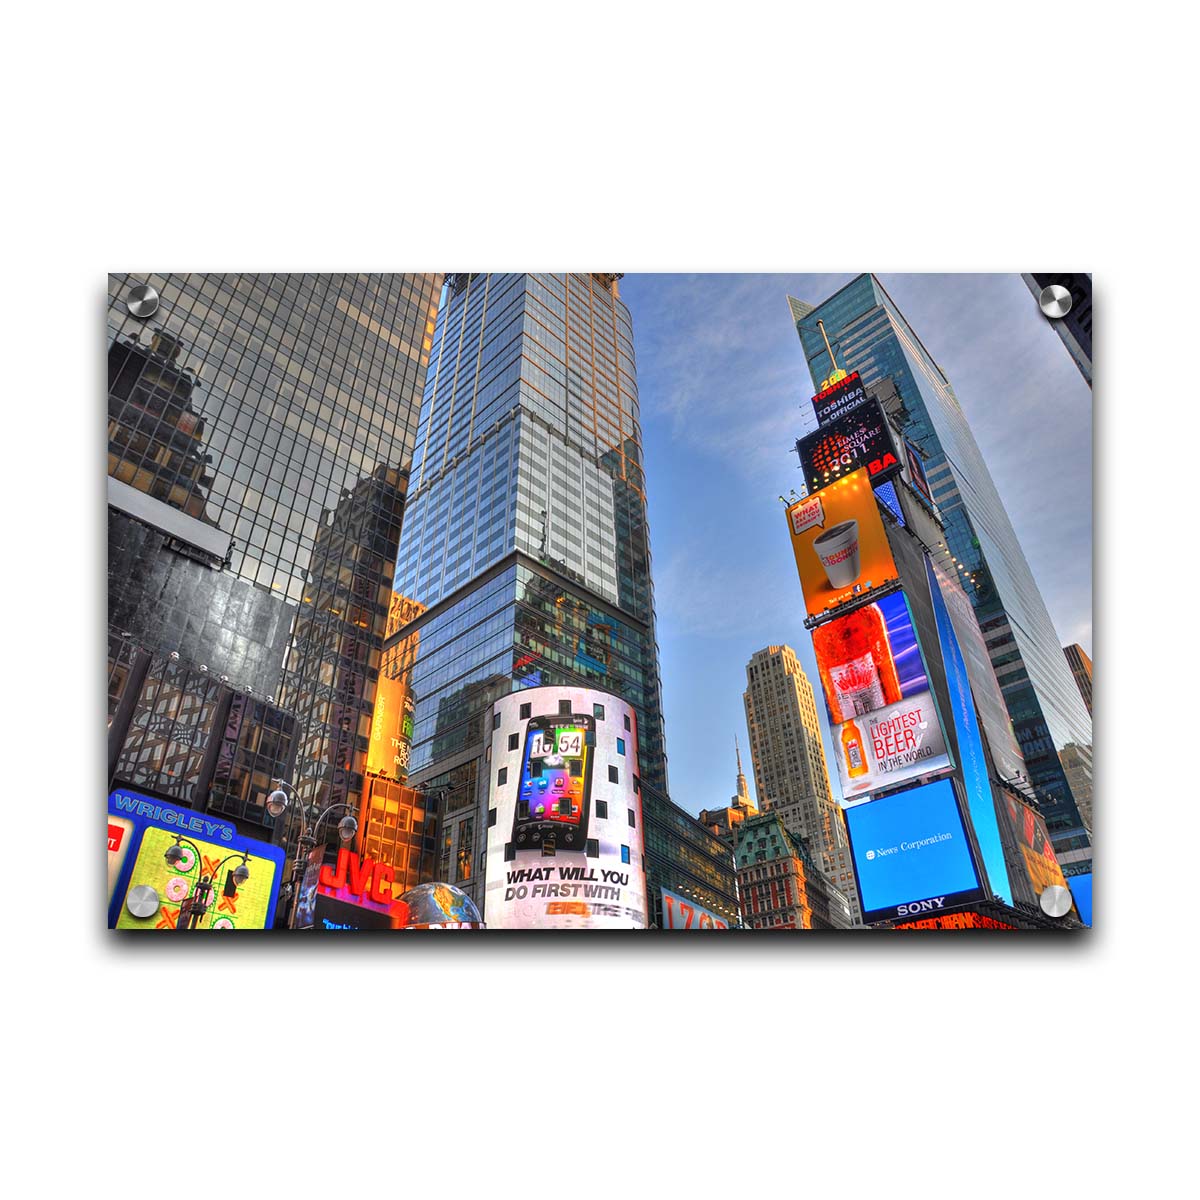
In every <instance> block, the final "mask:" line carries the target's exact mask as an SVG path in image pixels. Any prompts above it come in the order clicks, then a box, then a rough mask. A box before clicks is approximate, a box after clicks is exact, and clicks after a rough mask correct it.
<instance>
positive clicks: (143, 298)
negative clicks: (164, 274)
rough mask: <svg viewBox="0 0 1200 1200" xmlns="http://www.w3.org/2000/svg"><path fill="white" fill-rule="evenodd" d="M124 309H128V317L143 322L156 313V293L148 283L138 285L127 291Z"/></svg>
mask: <svg viewBox="0 0 1200 1200" xmlns="http://www.w3.org/2000/svg"><path fill="white" fill-rule="evenodd" d="M125 307H126V308H127V309H129V315H130V316H133V317H139V318H141V320H143V321H144V320H145V319H146V318H147V317H152V316H154V314H155V313H156V312H158V293H157V292H156V291H155V290H154V289H153V288H152V287H151V286H150V285H149V284H148V283H139V284H138V286H137V287H135V288H130V289H129V295H128V296H126V297H125Z"/></svg>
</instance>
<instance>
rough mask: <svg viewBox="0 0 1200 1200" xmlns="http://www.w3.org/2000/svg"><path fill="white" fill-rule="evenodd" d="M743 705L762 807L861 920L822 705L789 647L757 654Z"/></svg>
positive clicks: (748, 672) (751, 664)
mask: <svg viewBox="0 0 1200 1200" xmlns="http://www.w3.org/2000/svg"><path fill="white" fill-rule="evenodd" d="M743 700H744V701H745V705H746V726H747V728H748V729H749V731H750V762H751V766H752V767H753V770H754V787H755V790H756V791H757V793H758V803H759V807H760V808H761V809H763V810H764V811H769V812H772V813H774V814H776V815H777V816H778V817H779V818H780V820H782V822H783V824H784V825H785V827H786V828H787V830H788V832H789V833H792V834H794V835H796V836H797V837H802V838H804V839H805V840H806V841H807V843H808V845H809V846H810V847H811V849H812V852H813V854H814V855H815V856H816V859H817V861H818V863H819V864H820V867H821V870H822V871H824V872H825V874H826V876H827V877H828V878H829V879H830V880H831V881H832V882H833V883H834V884H835V885H836V886H837V887H838V888H839V889H840V890H841V891H842V892H843V893H844V894H845V895H846V896H847V898H848V899H849V902H850V907H851V912H852V914H853V917H854V920H855V922H856V923H857V922H859V921H860V920H861V910H860V909H859V906H858V888H857V885H856V884H855V881H854V869H853V867H852V865H851V862H850V844H849V842H848V841H847V840H846V823H845V819H844V818H843V816H842V810H841V808H840V807H839V806H838V804H837V802H836V801H835V800H834V798H833V792H832V790H831V789H830V786H829V772H828V769H827V767H826V764H825V750H824V747H823V746H822V744H821V727H820V725H819V724H818V723H817V702H816V699H815V697H814V696H813V689H812V684H811V683H809V681H808V676H807V675H805V673H804V669H803V667H801V666H800V663H799V662H798V661H797V659H796V654H795V651H794V650H793V649H792V648H791V647H790V646H768V647H766V649H764V650H758V651H756V652H755V653H754V655H753V656H752V657H751V659H750V661H749V662H748V663H747V664H746V691H745V693H744V694H743ZM739 765H740V761H739Z"/></svg>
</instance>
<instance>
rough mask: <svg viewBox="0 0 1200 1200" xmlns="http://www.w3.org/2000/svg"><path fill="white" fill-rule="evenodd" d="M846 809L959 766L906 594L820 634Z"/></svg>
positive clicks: (817, 642)
mask: <svg viewBox="0 0 1200 1200" xmlns="http://www.w3.org/2000/svg"><path fill="white" fill-rule="evenodd" d="M813 653H814V655H815V656H816V660H817V671H818V674H819V675H820V678H821V690H822V693H823V695H824V697H825V711H826V712H827V713H828V714H829V733H830V737H831V738H832V740H833V757H834V760H835V761H836V763H837V770H838V779H839V781H840V782H841V786H842V803H843V806H845V807H849V806H850V805H852V804H861V803H862V802H863V801H865V800H869V799H870V798H871V796H872V795H873V794H874V793H876V792H879V791H883V790H884V789H885V788H892V787H895V786H896V785H897V784H899V783H904V782H905V781H906V780H915V779H918V778H920V777H921V776H923V775H930V774H932V773H934V772H937V771H945V770H949V769H950V768H951V767H952V766H953V765H954V763H953V760H952V759H951V757H950V754H949V751H948V750H947V747H946V739H945V735H944V734H943V732H942V724H941V720H940V719H939V716H938V710H937V705H936V703H935V702H934V698H933V692H932V691H930V688H929V676H928V674H927V673H926V670H925V661H924V659H923V658H922V657H921V647H920V644H919V643H918V641H917V632H916V630H915V629H914V628H913V623H912V616H911V615H910V613H909V611H908V603H907V602H906V601H905V599H904V593H903V592H892V593H891V594H890V595H888V596H884V597H883V599H882V600H879V601H877V602H876V603H875V604H867V605H864V606H863V607H862V608H857V609H855V610H854V611H853V612H852V613H848V614H847V615H846V616H844V617H838V618H837V619H836V620H834V621H829V622H827V623H826V624H824V625H818V626H817V628H816V629H814V630H813Z"/></svg>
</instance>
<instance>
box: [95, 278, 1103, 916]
mask: <svg viewBox="0 0 1200 1200" xmlns="http://www.w3.org/2000/svg"><path fill="white" fill-rule="evenodd" d="M1047 289H1049V290H1047ZM1046 296H1050V297H1051V299H1052V300H1053V304H1052V305H1046V306H1045V307H1043V303H1042V302H1043V300H1044V299H1045V297H1046ZM1090 384H1091V281H1090V277H1089V276H1086V275H1069V274H1044V273H1042V274H1039V273H1029V274H1025V275H1021V274H1015V273H1011V274H976V275H967V274H959V275H922V274H919V273H911V274H887V275H884V274H870V273H867V274H854V273H841V274H838V273H827V274H808V275H805V274H786V275H785V274H777V275H772V274H746V275H737V274H677V275H655V274H643V273H637V272H628V273H625V274H620V273H611V272H610V273H605V272H553V271H547V272H533V273H519V272H518V273H500V272H495V273H493V272H485V271H459V272H450V273H439V272H424V273H423V272H411V273H386V272H381V273H375V274H372V273H318V274H312V273H309V274H299V273H297V274H289V273H278V274H256V273H249V272H247V273H238V272H230V273H221V274H217V273H172V272H161V273H155V272H149V273H116V274H113V275H111V276H110V277H109V287H108V307H107V347H106V397H105V402H104V403H105V408H106V413H107V430H108V457H107V480H106V485H105V486H106V489H107V490H106V501H107V522H108V530H107V547H108V551H107V553H108V596H107V604H108V610H107V628H108V667H109V670H108V685H109V686H108V709H107V718H108V730H109V754H108V764H107V765H108V772H109V791H110V794H111V795H113V796H117V795H120V796H123V797H125V798H126V800H128V802H129V803H130V804H133V806H134V808H133V810H132V811H131V810H129V809H128V808H122V807H120V806H117V807H115V808H114V807H110V812H109V842H108V844H109V900H110V908H109V923H110V925H111V926H113V927H121V928H125V927H126V926H130V927H139V928H146V927H160V926H161V927H163V928H168V927H173V928H174V929H175V930H176V931H179V932H199V933H207V932H209V930H210V929H217V930H228V929H243V930H245V929H249V928H256V929H260V930H270V931H274V932H276V933H278V934H280V935H283V936H286V935H287V934H288V933H291V932H297V933H299V932H303V933H305V934H306V935H310V936H316V935H317V934H320V933H324V932H332V931H336V932H338V933H340V934H342V935H343V936H344V937H354V936H356V935H359V934H362V935H367V934H373V935H375V936H376V937H377V939H384V938H387V937H388V936H389V935H390V934H391V933H394V932H404V933H409V934H412V933H415V932H417V931H424V930H431V929H437V928H440V929H445V928H456V929H465V928H469V929H472V930H474V929H476V928H478V927H480V926H484V927H485V929H486V930H487V931H490V932H488V933H487V934H485V936H492V935H494V936H496V937H501V936H503V935H504V934H506V933H510V932H513V931H515V932H528V933H533V934H539V935H544V936H545V937H546V938H554V937H560V938H561V937H566V936H568V935H569V934H570V933H572V932H574V933H575V935H576V936H577V937H580V938H588V937H595V936H597V935H598V934H599V933H600V932H601V931H605V930H607V931H611V932H613V933H616V934H619V935H621V936H634V937H636V936H638V935H649V936H656V935H659V934H667V933H671V934H676V935H677V936H679V937H683V938H688V937H698V936H705V935H707V936H709V937H710V938H723V937H727V936H730V935H736V934H738V933H742V934H744V933H747V932H752V931H754V930H759V929H770V930H773V931H784V930H791V931H793V932H796V933H818V932H822V931H828V932H833V931H837V930H840V929H845V928H849V927H851V926H853V925H860V924H864V923H865V924H867V925H872V926H875V927H878V928H880V929H887V928H891V927H894V926H896V925H902V926H903V927H905V928H920V929H930V930H935V931H950V930H955V929H975V930H980V931H985V932H986V931H995V930H1005V929H1010V928H1022V929H1034V930H1037V931H1041V932H1045V933H1046V934H1050V933H1052V932H1054V931H1056V930H1058V931H1062V930H1066V929H1080V928H1082V927H1083V925H1084V923H1085V921H1090V912H1091V909H1090V883H1091V876H1092V848H1093V836H1092V828H1093V778H1092V777H1093V761H1092V759H1093V739H1092V731H1091V695H1092V692H1091V658H1090V655H1091V652H1092V643H1091V595H1090V577H1091V533H1090V530H1091V507H1090V505H1091V499H1090V498H1091V494H1092V469H1091V459H1090V455H1089V454H1088V453H1087V447H1088V446H1089V444H1090V436H1091V422H1092V410H1091V388H1090ZM1030 480H1036V481H1037V485H1036V488H1034V487H1031V486H1030V485H1029V481H1030ZM1047 514H1053V519H1048V517H1047ZM785 523H786V526H787V530H786V533H785V530H784V525H785ZM652 527H653V536H651V528H652ZM652 547H653V553H652ZM735 739H736V743H735ZM931 788H932V789H933V790H927V789H931ZM947 795H949V796H952V797H953V801H954V811H955V812H956V813H958V814H959V818H958V819H960V820H961V833H955V834H954V836H953V839H952V840H953V851H954V854H953V856H950V857H946V858H945V859H944V860H941V859H939V857H938V854H937V853H927V851H928V850H929V848H930V847H932V846H934V845H935V843H930V842H926V844H925V847H924V850H923V853H925V857H924V858H922V859H921V860H920V861H921V862H922V863H924V864H925V865H926V866H927V867H929V868H930V870H929V872H928V878H922V880H921V881H918V882H913V880H912V879H911V878H901V877H899V876H896V877H894V878H893V877H889V878H888V879H886V880H883V881H882V882H883V883H886V884H887V885H888V887H890V888H891V891H888V890H887V888H885V887H883V886H882V884H881V878H882V877H881V876H880V873H879V871H878V869H877V868H878V866H879V860H877V859H871V860H866V859H862V860H861V861H860V860H859V859H858V858H857V857H853V856H852V853H851V850H852V845H853V851H854V854H855V855H857V854H858V852H859V851H860V850H861V849H863V846H864V845H865V843H863V842H862V838H861V837H858V836H856V835H855V830H856V829H857V830H867V829H868V828H875V829H876V831H878V830H880V829H882V828H883V827H884V826H886V832H887V845H888V846H891V845H893V844H894V845H896V846H898V847H902V846H905V845H910V844H912V843H915V842H920V841H922V840H923V839H928V838H930V837H933V836H934V834H932V833H930V832H929V830H928V829H927V828H926V826H927V825H929V822H930V820H931V813H932V812H933V811H934V809H935V808H937V805H941V806H942V807H941V808H940V809H938V811H939V812H941V811H942V810H943V809H944V812H945V813H949V809H947V808H945V797H946V796H947ZM134 797H136V799H131V798H134ZM922 797H924V798H926V799H927V801H928V803H925V804H923V803H922V802H921V801H922ZM934 801H937V805H935V804H934ZM139 806H144V807H141V808H139ZM931 806H932V807H931ZM154 814H157V815H154ZM885 818H886V820H885ZM1018 818H1019V819H1018ZM1030 828H1032V833H1030ZM880 836H881V837H882V834H880ZM881 844H882V843H881ZM936 845H940V846H942V849H943V851H944V850H945V849H946V845H945V844H943V842H938V843H936ZM867 849H875V850H876V851H878V849H879V847H869V846H868V847H867ZM898 853H899V852H898ZM903 854H904V855H908V854H909V852H908V851H904V852H903ZM230 855H233V857H232V858H230ZM243 856H244V857H243ZM951 859H953V861H951ZM868 861H869V862H870V863H871V864H873V865H872V866H870V867H868V866H867V865H866V864H867V862H868ZM904 861H905V862H908V863H913V862H916V861H917V859H916V858H913V857H911V856H910V857H907V858H905V859H904ZM239 865H241V866H244V867H245V870H244V871H242V870H239V869H238V868H239ZM933 867H937V870H933ZM943 867H945V868H946V869H945V870H943V869H942V868H943ZM856 872H857V874H856ZM914 878H915V877H914ZM970 880H975V881H977V882H976V883H973V884H971V883H970ZM964 881H965V882H964ZM1079 881H1082V882H1079ZM926 884H928V887H929V889H932V891H931V894H930V895H917V894H916V892H918V891H922V890H923V889H924V888H925V885H926ZM968 884H970V886H968ZM1063 887H1065V888H1067V889H1070V890H1071V891H1072V894H1073V895H1074V896H1075V898H1076V904H1075V906H1074V908H1073V910H1072V912H1071V913H1070V914H1068V915H1067V916H1064V917H1055V916H1051V915H1049V914H1048V913H1047V912H1045V911H1043V909H1042V907H1041V903H1042V900H1043V898H1045V897H1047V896H1050V897H1052V896H1053V895H1054V894H1055V889H1060V888H1063ZM910 891H911V892H912V893H913V894H912V895H907V894H906V895H903V896H901V897H900V898H899V899H897V898H896V897H897V896H898V895H900V893H907V892H910ZM885 893H886V895H885ZM881 896H883V897H884V899H886V903H885V902H884V899H881ZM1080 897H1082V898H1083V899H1082V901H1080ZM938 898H940V899H941V902H942V905H943V907H942V908H939V909H938V911H937V913H936V914H933V915H930V913H929V912H925V911H923V910H922V911H918V912H917V913H916V914H914V913H913V912H910V911H908V910H907V908H906V909H905V911H904V912H903V913H902V912H900V908H901V907H902V906H906V905H909V904H912V903H918V904H921V903H926V902H928V903H930V904H933V903H934V901H935V900H936V899H938ZM1047 907H1052V906H1050V905H1048V906H1047ZM1085 910H1086V913H1085ZM1081 914H1082V917H1081Z"/></svg>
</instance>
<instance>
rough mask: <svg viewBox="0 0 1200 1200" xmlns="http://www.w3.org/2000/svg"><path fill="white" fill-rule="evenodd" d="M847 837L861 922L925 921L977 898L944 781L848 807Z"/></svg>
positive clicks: (958, 817)
mask: <svg viewBox="0 0 1200 1200" xmlns="http://www.w3.org/2000/svg"><path fill="white" fill-rule="evenodd" d="M846 832H847V834H848V835H849V838H850V854H851V859H852V860H853V863H854V874H855V877H856V878H857V879H858V895H859V899H860V901H861V904H862V910H863V920H864V922H866V923H867V924H873V923H875V922H877V921H888V920H893V919H905V918H909V919H912V918H918V917H919V918H922V919H924V918H928V917H931V916H936V915H937V914H938V912H940V911H941V910H942V909H946V908H950V907H952V906H953V905H956V904H966V903H968V902H971V901H975V900H980V899H982V898H983V890H982V888H981V887H980V882H979V873H978V871H977V870H976V868H975V860H974V857H973V855H972V853H971V847H970V845H969V843H968V840H967V833H966V829H965V828H964V826H963V819H962V814H961V812H960V811H959V807H958V799H957V796H956V794H955V790H954V784H953V782H952V781H951V780H949V779H939V780H936V781H935V782H933V783H927V784H924V785H923V786H922V787H915V788H909V789H908V790H907V791H905V792H897V793H895V794H894V795H891V796H885V797H883V798H882V799H881V800H873V801H872V802H871V803H870V804H860V805H858V806H857V807H855V808H851V809H849V810H848V811H847V812H846Z"/></svg>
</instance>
